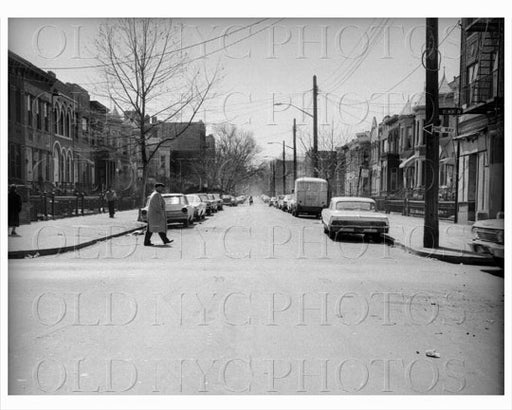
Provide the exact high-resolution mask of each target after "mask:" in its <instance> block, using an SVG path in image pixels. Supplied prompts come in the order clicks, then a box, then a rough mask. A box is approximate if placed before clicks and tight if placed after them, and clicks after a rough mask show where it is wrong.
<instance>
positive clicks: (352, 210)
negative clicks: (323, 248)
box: [322, 197, 389, 241]
mask: <svg viewBox="0 0 512 410" xmlns="http://www.w3.org/2000/svg"><path fill="white" fill-rule="evenodd" d="M322 224H323V226H324V232H325V233H326V234H328V235H329V237H330V238H331V239H335V238H336V235H337V233H338V232H339V233H344V234H345V233H346V234H363V235H365V236H368V237H370V238H372V239H374V240H377V241H380V240H381V239H382V234H383V233H388V232H389V219H388V217H387V216H386V215H385V214H381V213H378V212H377V211H376V204H375V201H374V200H373V199H371V198H360V197H334V198H332V199H331V202H330V204H329V207H328V208H326V209H324V210H322Z"/></svg>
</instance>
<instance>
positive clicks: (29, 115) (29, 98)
mask: <svg viewBox="0 0 512 410" xmlns="http://www.w3.org/2000/svg"><path fill="white" fill-rule="evenodd" d="M33 101H34V99H33V97H32V96H31V95H30V94H27V125H28V126H30V127H33V126H34V124H33V122H32V121H33V120H34V115H33V113H32V103H33Z"/></svg>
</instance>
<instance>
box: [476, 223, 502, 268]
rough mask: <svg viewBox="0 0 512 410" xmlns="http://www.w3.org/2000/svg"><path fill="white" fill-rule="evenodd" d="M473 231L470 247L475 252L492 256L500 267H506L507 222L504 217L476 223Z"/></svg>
mask: <svg viewBox="0 0 512 410" xmlns="http://www.w3.org/2000/svg"><path fill="white" fill-rule="evenodd" d="M471 231H472V232H473V240H472V241H471V242H470V244H469V246H470V247H471V249H472V250H473V252H476V253H482V254H490V255H492V256H493V257H494V260H495V261H496V262H497V263H498V264H499V265H500V266H504V262H505V220H504V219H503V217H500V218H497V219H485V220H482V221H478V222H475V223H474V224H473V227H472V229H471Z"/></svg>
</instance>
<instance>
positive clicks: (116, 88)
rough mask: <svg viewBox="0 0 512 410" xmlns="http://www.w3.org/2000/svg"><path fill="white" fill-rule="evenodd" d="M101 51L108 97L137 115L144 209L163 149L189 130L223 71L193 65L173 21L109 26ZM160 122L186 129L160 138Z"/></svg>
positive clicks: (101, 39) (101, 38) (119, 21)
mask: <svg viewBox="0 0 512 410" xmlns="http://www.w3.org/2000/svg"><path fill="white" fill-rule="evenodd" d="M97 48H98V59H99V60H100V62H101V63H102V65H103V67H104V74H105V77H106V81H107V84H108V97H109V98H110V99H111V100H112V101H113V102H114V104H115V105H116V106H117V107H118V108H119V109H120V110H121V111H122V112H126V111H128V112H129V113H130V114H131V115H130V119H131V120H132V121H133V122H134V124H135V127H136V128H137V130H138V132H137V135H136V136H134V137H133V138H132V140H133V141H131V142H133V144H134V146H135V148H136V149H137V151H138V155H139V161H140V164H141V168H142V185H141V191H140V199H141V204H143V203H144V200H145V195H146V184H147V177H148V166H149V164H150V162H151V160H152V158H153V157H154V156H155V154H156V153H157V151H158V149H159V148H160V147H161V146H162V145H164V144H166V143H168V142H169V141H170V140H172V139H175V138H178V137H179V136H180V135H181V134H183V133H184V132H185V131H186V130H187V128H188V126H189V125H190V124H191V123H192V121H193V120H194V118H195V117H196V114H197V113H198V111H199V109H200V108H201V106H202V105H203V104H204V102H205V101H206V99H207V97H208V96H209V94H210V92H211V90H212V86H213V84H214V83H215V82H216V80H217V78H218V77H217V74H218V70H217V69H215V71H214V73H213V74H212V75H211V77H208V74H207V73H206V70H200V69H199V68H198V67H197V66H196V65H195V64H193V61H192V60H190V59H189V58H188V57H187V55H186V54H185V53H183V50H182V49H180V43H179V31H178V28H177V27H175V25H174V24H173V22H172V20H169V19H149V18H144V19H139V18H137V19H115V20H109V21H107V22H106V23H105V24H103V25H102V26H101V28H100V30H99V35H98V39H97ZM156 116H158V117H159V119H161V120H162V121H171V120H172V121H178V120H179V121H180V122H184V123H185V126H183V127H181V128H180V129H179V130H178V132H177V133H175V134H173V135H169V136H159V138H154V134H155V133H154V132H153V131H154V128H155V127H157V126H158V125H157V124H154V123H153V122H152V121H151V118H153V117H156ZM183 118H186V120H185V121H183ZM152 137H153V138H152Z"/></svg>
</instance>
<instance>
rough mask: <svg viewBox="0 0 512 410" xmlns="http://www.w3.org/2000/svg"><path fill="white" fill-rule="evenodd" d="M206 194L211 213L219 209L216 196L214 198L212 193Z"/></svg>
mask: <svg viewBox="0 0 512 410" xmlns="http://www.w3.org/2000/svg"><path fill="white" fill-rule="evenodd" d="M207 195H208V198H209V199H210V201H211V204H212V212H213V213H215V212H217V211H218V210H219V203H218V202H217V198H215V196H213V194H207Z"/></svg>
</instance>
